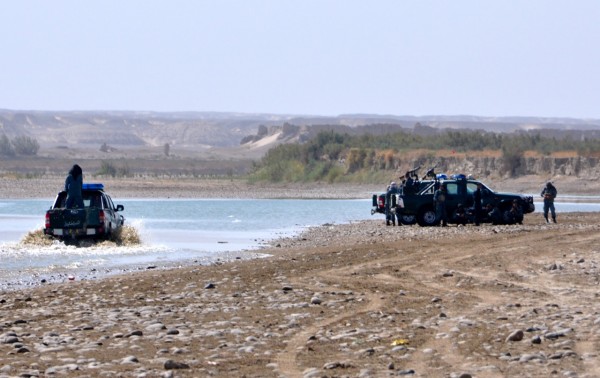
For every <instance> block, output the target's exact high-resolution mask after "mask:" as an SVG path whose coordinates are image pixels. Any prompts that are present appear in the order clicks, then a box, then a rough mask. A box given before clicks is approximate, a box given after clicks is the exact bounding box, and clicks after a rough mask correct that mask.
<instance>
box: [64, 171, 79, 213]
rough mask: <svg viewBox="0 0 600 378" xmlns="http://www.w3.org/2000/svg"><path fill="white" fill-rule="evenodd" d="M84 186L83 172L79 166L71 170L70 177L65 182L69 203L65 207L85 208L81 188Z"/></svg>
mask: <svg viewBox="0 0 600 378" xmlns="http://www.w3.org/2000/svg"><path fill="white" fill-rule="evenodd" d="M82 186H83V171H82V170H81V167H80V166H79V165H77V164H75V165H74V166H73V168H71V170H70V171H69V175H68V176H67V179H66V180H65V191H66V192H67V202H66V204H65V207H66V208H67V209H72V208H75V207H78V208H83V197H82V194H81V187H82Z"/></svg>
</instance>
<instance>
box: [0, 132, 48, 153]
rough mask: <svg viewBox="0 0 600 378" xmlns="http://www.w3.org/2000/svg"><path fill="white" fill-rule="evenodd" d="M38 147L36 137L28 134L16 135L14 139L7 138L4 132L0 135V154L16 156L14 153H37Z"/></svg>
mask: <svg viewBox="0 0 600 378" xmlns="http://www.w3.org/2000/svg"><path fill="white" fill-rule="evenodd" d="M39 149H40V144H39V143H38V141H37V139H35V138H31V137H28V136H18V137H15V138H14V139H12V140H11V139H9V138H8V137H7V136H6V134H2V136H0V155H2V156H16V155H31V156H32V155H37V153H38V151H39Z"/></svg>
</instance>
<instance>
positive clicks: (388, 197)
mask: <svg viewBox="0 0 600 378" xmlns="http://www.w3.org/2000/svg"><path fill="white" fill-rule="evenodd" d="M396 194H398V187H396V182H394V181H392V183H391V184H390V186H389V188H388V190H387V192H386V193H385V224H386V225H387V226H389V225H390V221H391V222H392V226H395V225H396V213H395V211H393V208H392V197H393V196H394V195H396Z"/></svg>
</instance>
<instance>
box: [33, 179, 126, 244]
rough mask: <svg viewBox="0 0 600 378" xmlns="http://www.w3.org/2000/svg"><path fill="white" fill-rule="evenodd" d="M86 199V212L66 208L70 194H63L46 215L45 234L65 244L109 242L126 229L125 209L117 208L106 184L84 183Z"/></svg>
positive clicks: (63, 192)
mask: <svg viewBox="0 0 600 378" xmlns="http://www.w3.org/2000/svg"><path fill="white" fill-rule="evenodd" d="M82 196H83V204H84V207H83V208H82V209H78V208H75V209H66V208H65V202H66V199H67V192H65V191H62V192H59V193H58V195H57V196H56V199H55V200H54V204H53V205H52V207H51V208H50V210H48V211H47V212H46V221H45V227H44V234H46V235H50V236H53V237H56V238H58V239H60V240H64V241H70V240H77V239H81V238H89V239H95V240H108V239H111V238H112V236H113V235H114V234H115V233H116V232H117V231H118V230H120V228H121V227H123V224H124V222H125V218H124V217H123V215H121V214H119V212H120V211H123V210H124V209H125V208H124V207H123V205H116V206H115V205H114V203H113V201H112V199H111V198H110V196H109V195H108V194H106V193H105V192H104V185H103V184H87V183H86V184H83V187H82Z"/></svg>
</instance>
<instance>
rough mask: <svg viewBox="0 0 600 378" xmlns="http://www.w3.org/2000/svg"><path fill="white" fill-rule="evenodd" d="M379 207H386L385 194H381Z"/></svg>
mask: <svg viewBox="0 0 600 378" xmlns="http://www.w3.org/2000/svg"><path fill="white" fill-rule="evenodd" d="M378 203H379V208H380V209H383V208H384V207H385V196H379V202H378Z"/></svg>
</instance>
